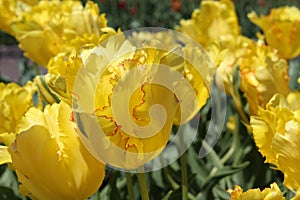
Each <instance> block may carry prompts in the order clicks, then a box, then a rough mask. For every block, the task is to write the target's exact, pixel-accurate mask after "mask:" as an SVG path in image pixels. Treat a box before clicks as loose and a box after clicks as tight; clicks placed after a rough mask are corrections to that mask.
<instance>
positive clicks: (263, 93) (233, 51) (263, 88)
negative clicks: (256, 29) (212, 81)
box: [208, 36, 290, 115]
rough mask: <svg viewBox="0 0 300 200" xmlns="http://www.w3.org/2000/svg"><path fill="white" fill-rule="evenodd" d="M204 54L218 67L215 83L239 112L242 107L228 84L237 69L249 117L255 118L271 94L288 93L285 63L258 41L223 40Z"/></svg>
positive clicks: (211, 46)
mask: <svg viewBox="0 0 300 200" xmlns="http://www.w3.org/2000/svg"><path fill="white" fill-rule="evenodd" d="M208 52H209V54H210V55H211V57H212V58H213V60H215V63H216V65H217V67H218V72H219V75H220V76H219V80H217V81H218V82H221V84H223V83H224V85H225V90H226V92H227V93H228V94H230V95H232V96H233V98H234V100H235V102H236V104H237V108H238V109H239V110H242V109H243V107H242V106H243V105H242V104H241V102H239V97H238V95H239V94H237V93H236V91H234V88H233V85H232V84H233V69H234V68H235V67H238V74H239V76H240V89H241V91H243V92H244V95H245V97H246V99H247V101H248V104H249V114H250V115H256V114H257V109H258V106H261V107H265V105H266V104H267V102H268V101H269V100H270V99H271V98H272V96H273V95H274V94H276V93H280V94H282V95H284V96H286V95H287V94H288V93H289V91H290V89H289V85H288V83H289V76H288V64H287V62H286V61H285V60H284V59H281V58H280V57H279V55H278V53H277V52H276V51H274V50H273V49H272V48H270V47H268V46H266V45H265V44H264V43H263V42H262V40H261V39H259V40H258V41H257V42H254V41H253V40H251V39H249V38H246V37H244V36H237V37H233V36H232V37H227V38H226V39H220V40H216V41H215V42H214V43H212V44H211V45H210V46H209V47H208ZM218 82H217V83H218ZM240 112H243V111H240Z"/></svg>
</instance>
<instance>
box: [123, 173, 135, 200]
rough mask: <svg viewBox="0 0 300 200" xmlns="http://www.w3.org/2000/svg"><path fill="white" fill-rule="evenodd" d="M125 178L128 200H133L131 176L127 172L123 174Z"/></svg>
mask: <svg viewBox="0 0 300 200" xmlns="http://www.w3.org/2000/svg"><path fill="white" fill-rule="evenodd" d="M125 176H126V179H127V190H128V195H129V200H134V193H133V184H132V176H131V174H130V173H128V172H125Z"/></svg>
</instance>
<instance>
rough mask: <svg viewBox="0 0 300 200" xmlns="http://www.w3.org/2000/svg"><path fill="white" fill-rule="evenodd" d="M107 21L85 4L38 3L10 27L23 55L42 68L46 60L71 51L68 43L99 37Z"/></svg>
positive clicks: (66, 2) (96, 10)
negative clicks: (92, 35)
mask: <svg viewBox="0 0 300 200" xmlns="http://www.w3.org/2000/svg"><path fill="white" fill-rule="evenodd" d="M106 24H107V20H106V18H105V16H104V14H101V15H99V8H98V6H97V4H96V3H93V2H91V1H88V2H87V3H86V5H85V7H83V5H82V4H81V2H80V1H40V2H39V3H38V4H37V5H35V6H32V7H31V9H30V10H29V11H28V12H22V13H21V15H20V19H19V20H17V21H15V22H13V23H12V25H11V26H12V29H13V31H14V35H15V36H16V38H17V40H18V41H19V46H20V48H21V49H22V50H24V51H25V55H26V56H27V57H29V58H30V59H32V60H33V61H35V62H36V63H38V64H39V65H42V66H44V67H46V66H47V64H48V61H49V59H50V58H52V57H54V56H55V55H57V54H58V53H61V52H64V51H66V50H67V49H68V48H73V46H72V45H71V43H72V40H73V39H75V38H76V37H78V36H79V37H82V36H83V35H85V34H89V35H91V34H97V35H101V34H102V33H103V32H105V30H104V31H103V30H102V28H105V27H106Z"/></svg>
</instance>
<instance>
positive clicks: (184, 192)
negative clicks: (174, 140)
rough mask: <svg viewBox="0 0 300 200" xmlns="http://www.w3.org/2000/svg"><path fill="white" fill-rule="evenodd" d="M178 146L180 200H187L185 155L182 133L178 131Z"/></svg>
mask: <svg viewBox="0 0 300 200" xmlns="http://www.w3.org/2000/svg"><path fill="white" fill-rule="evenodd" d="M178 134H180V135H179V137H180V139H179V145H180V151H181V153H182V155H181V157H180V164H181V181H182V186H181V188H182V190H181V192H182V200H188V175H187V164H186V155H185V153H184V149H185V148H184V138H183V133H182V132H181V131H179V133H178Z"/></svg>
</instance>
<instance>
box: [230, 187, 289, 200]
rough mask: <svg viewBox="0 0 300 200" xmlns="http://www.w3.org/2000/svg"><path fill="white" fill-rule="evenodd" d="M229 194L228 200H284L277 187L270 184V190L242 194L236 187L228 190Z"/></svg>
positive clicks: (256, 190)
mask: <svg viewBox="0 0 300 200" xmlns="http://www.w3.org/2000/svg"><path fill="white" fill-rule="evenodd" d="M228 192H229V193H230V200H284V199H285V197H284V196H283V195H282V193H281V191H280V189H279V187H278V185H277V184H276V183H272V184H271V187H270V188H265V189H264V190H263V191H261V190H260V189H250V190H247V191H246V192H243V189H242V188H241V187H240V186H238V185H236V186H235V187H234V189H233V190H231V189H230V190H228Z"/></svg>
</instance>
